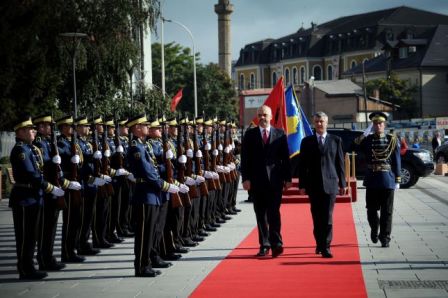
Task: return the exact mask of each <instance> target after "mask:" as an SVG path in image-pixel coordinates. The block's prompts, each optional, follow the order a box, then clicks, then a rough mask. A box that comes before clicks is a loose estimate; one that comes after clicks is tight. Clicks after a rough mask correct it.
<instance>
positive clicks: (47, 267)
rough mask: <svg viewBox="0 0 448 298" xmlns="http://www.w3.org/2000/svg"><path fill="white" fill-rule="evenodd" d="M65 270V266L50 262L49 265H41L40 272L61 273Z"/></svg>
mask: <svg viewBox="0 0 448 298" xmlns="http://www.w3.org/2000/svg"><path fill="white" fill-rule="evenodd" d="M64 268H65V264H64V263H61V262H57V261H53V262H50V263H48V264H45V265H44V264H40V265H39V270H42V271H59V270H61V269H64Z"/></svg>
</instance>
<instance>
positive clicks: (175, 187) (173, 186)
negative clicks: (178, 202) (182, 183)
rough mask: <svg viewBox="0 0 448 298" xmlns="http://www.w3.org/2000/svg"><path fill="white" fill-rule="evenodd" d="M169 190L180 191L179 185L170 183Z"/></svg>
mask: <svg viewBox="0 0 448 298" xmlns="http://www.w3.org/2000/svg"><path fill="white" fill-rule="evenodd" d="M168 192H169V193H178V192H179V187H177V185H175V184H170V187H168Z"/></svg>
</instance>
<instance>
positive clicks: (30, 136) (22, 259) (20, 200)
mask: <svg viewBox="0 0 448 298" xmlns="http://www.w3.org/2000/svg"><path fill="white" fill-rule="evenodd" d="M14 131H15V133H16V144H15V146H14V147H13V149H12V151H11V155H10V161H11V166H12V172H13V176H14V180H15V184H14V186H13V189H12V191H11V196H10V200H9V207H11V208H12V212H13V220H14V234H15V238H16V252H17V269H18V271H19V276H20V279H42V278H44V277H46V276H47V274H46V273H45V272H42V271H38V270H36V269H35V268H34V261H33V257H34V248H35V246H36V237H37V235H36V232H37V229H36V227H37V225H38V221H39V213H40V209H41V206H42V203H43V202H42V201H43V194H44V193H48V194H52V195H53V196H54V198H57V197H60V196H63V195H64V191H63V190H62V189H61V188H59V187H57V186H54V185H53V184H51V183H49V182H48V181H46V180H45V179H44V176H43V166H44V165H43V163H42V159H41V157H40V152H39V149H38V148H37V147H35V146H34V145H32V142H33V141H34V138H35V133H36V132H35V127H34V125H33V122H32V121H31V118H30V117H26V118H23V119H20V121H19V122H18V123H17V124H16V125H15V126H14Z"/></svg>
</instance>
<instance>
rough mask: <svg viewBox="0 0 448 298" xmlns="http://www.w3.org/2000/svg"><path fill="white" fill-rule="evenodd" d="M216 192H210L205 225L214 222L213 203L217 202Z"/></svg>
mask: <svg viewBox="0 0 448 298" xmlns="http://www.w3.org/2000/svg"><path fill="white" fill-rule="evenodd" d="M215 195H216V190H211V189H209V190H208V197H207V206H206V209H205V224H212V223H213V222H214V217H213V216H212V214H213V203H214V200H215Z"/></svg>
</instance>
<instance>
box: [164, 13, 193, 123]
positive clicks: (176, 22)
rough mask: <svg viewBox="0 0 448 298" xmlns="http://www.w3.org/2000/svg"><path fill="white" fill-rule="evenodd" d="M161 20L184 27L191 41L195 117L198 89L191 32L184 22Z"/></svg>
mask: <svg viewBox="0 0 448 298" xmlns="http://www.w3.org/2000/svg"><path fill="white" fill-rule="evenodd" d="M162 22H168V23H174V24H177V25H179V26H181V27H182V28H184V29H185V31H187V32H188V34H189V35H190V38H191V42H192V43H193V87H194V116H195V117H197V116H198V90H197V85H196V52H195V46H194V37H193V34H192V33H191V31H190V29H188V28H187V26H185V25H184V24H182V23H180V22H178V21H174V20H168V19H165V18H163V17H162ZM162 47H163V44H162ZM163 71H164V70H163Z"/></svg>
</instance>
